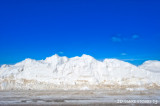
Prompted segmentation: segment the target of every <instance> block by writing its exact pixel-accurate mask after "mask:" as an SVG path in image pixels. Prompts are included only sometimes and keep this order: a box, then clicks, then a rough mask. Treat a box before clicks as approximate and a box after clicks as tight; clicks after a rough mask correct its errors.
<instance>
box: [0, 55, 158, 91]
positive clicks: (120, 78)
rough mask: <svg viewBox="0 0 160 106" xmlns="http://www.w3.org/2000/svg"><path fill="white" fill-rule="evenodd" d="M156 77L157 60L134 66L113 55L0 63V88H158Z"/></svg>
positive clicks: (54, 57) (55, 56) (53, 57)
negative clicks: (109, 56) (98, 58)
mask: <svg viewBox="0 0 160 106" xmlns="http://www.w3.org/2000/svg"><path fill="white" fill-rule="evenodd" d="M159 77H160V61H146V62H144V64H142V65H141V66H138V67H137V66H134V65H132V64H130V63H127V62H124V61H120V60H117V59H105V60H104V61H103V62H101V61H98V60H96V59H94V58H93V57H91V56H89V55H82V56H81V57H73V58H67V57H65V56H64V57H59V56H58V55H53V56H51V57H48V58H46V59H45V60H38V61H37V60H33V59H25V60H24V61H22V62H19V63H17V64H15V65H2V66H1V67H0V90H10V89H26V90H27V89H38V90H44V89H81V90H83V89H107V88H111V89H113V88H124V89H125V88H131V87H132V88H137V87H144V88H160V81H159Z"/></svg>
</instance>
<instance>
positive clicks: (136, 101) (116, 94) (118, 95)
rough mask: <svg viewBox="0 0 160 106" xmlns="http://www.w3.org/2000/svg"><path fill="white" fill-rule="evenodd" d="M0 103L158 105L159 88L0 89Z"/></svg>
mask: <svg viewBox="0 0 160 106" xmlns="http://www.w3.org/2000/svg"><path fill="white" fill-rule="evenodd" d="M0 105H15V106H17V105H26V106H28V105H57V106H63V105H68V106H72V105H74V106H75V105H76V106H77V105H80V106H81V105H87V106H88V105H89V106H92V105H94V106H99V105H100V106H101V105H102V106H103V105H104V106H105V105H125V106H127V105H132V106H134V105H160V90H143V89H142V90H141V89H139V90H132V89H128V90H94V91H93V90H82V91H76V90H74V91H73V90H72V91H70V90H69V91H68V90H53V91H32V90H28V91H0Z"/></svg>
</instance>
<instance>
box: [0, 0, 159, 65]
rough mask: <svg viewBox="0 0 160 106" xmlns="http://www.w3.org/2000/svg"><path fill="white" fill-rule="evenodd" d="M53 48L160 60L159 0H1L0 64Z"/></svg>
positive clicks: (48, 53)
mask: <svg viewBox="0 0 160 106" xmlns="http://www.w3.org/2000/svg"><path fill="white" fill-rule="evenodd" d="M55 53H56V54H59V55H61V56H63V55H64V56H67V57H74V56H81V55H82V54H88V55H91V56H93V57H95V58H96V59H99V60H102V59H104V58H117V59H121V60H124V61H128V62H131V63H133V64H136V65H138V64H141V63H142V62H143V61H145V60H160V1H159V0H0V64H14V63H16V62H19V61H22V60H24V59H25V58H33V59H38V60H39V59H45V57H48V56H51V55H53V54H55Z"/></svg>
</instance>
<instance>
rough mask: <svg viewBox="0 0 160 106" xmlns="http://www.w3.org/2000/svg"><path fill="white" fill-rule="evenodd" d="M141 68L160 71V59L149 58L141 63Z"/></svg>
mask: <svg viewBox="0 0 160 106" xmlns="http://www.w3.org/2000/svg"><path fill="white" fill-rule="evenodd" d="M139 68H142V69H145V70H149V71H151V72H158V73H160V61H157V60H149V61H146V62H144V63H143V64H142V65H140V66H139Z"/></svg>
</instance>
